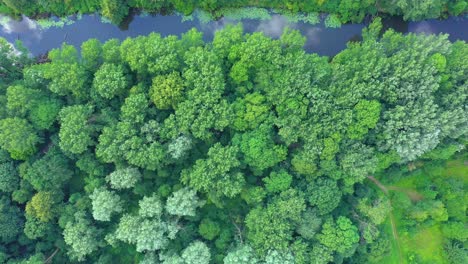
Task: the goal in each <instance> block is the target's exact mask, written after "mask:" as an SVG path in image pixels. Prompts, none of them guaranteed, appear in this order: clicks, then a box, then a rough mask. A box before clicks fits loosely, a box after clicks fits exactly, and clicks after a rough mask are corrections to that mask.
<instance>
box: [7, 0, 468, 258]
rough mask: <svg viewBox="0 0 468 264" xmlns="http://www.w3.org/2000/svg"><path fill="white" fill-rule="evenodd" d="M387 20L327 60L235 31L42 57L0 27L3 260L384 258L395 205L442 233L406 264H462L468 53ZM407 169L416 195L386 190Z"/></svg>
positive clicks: (287, 40) (411, 224) (95, 45)
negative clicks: (432, 254) (455, 168)
mask: <svg viewBox="0 0 468 264" xmlns="http://www.w3.org/2000/svg"><path fill="white" fill-rule="evenodd" d="M4 2H9V1H5V0H4ZM19 2H21V1H19ZM19 2H18V3H19ZM85 2H86V1H85ZM103 2H112V1H103ZM133 2H134V4H135V5H136V4H139V3H140V2H141V1H132V3H133ZM160 2H161V1H154V6H151V8H153V7H155V6H157V4H159V3H160ZM163 2H164V1H163ZM142 3H143V2H142ZM145 3H146V4H148V5H149V3H150V2H148V1H145ZM164 3H165V2H164ZM381 28H382V25H381V23H380V20H379V19H376V20H375V21H374V22H373V23H372V24H371V25H370V26H369V28H367V29H365V30H364V32H363V40H362V42H350V43H349V44H348V47H347V48H346V49H345V50H344V51H342V52H340V53H339V54H338V55H336V56H335V57H333V58H328V57H322V56H319V55H317V54H309V53H306V52H305V51H304V50H303V48H302V47H303V46H304V43H305V37H303V36H301V35H300V33H299V32H298V31H295V30H289V29H288V30H285V31H284V33H283V35H282V36H281V37H280V38H279V39H271V38H269V37H267V36H265V35H264V34H263V33H260V32H256V33H252V34H245V33H244V32H243V27H242V25H240V24H238V25H230V26H227V27H226V28H225V29H222V30H220V31H218V32H216V34H215V36H214V39H213V41H212V42H206V43H205V42H204V41H203V38H202V33H200V32H198V31H197V30H195V29H192V30H190V31H188V32H186V33H185V34H183V35H182V36H181V37H180V38H179V37H176V36H168V37H161V36H160V35H159V34H157V33H151V34H150V35H148V36H139V37H136V38H127V39H126V40H124V41H122V42H120V41H118V40H116V39H112V40H109V41H107V42H105V43H100V42H99V41H98V40H96V39H91V40H88V41H87V42H85V43H83V45H82V47H81V52H78V50H77V49H76V48H75V47H73V46H70V45H67V44H63V45H62V47H61V48H58V49H54V50H52V51H50V53H49V55H48V61H47V62H45V63H35V61H34V60H33V59H31V58H29V57H28V56H27V51H25V50H24V49H22V48H21V45H19V46H17V48H14V47H13V46H12V45H10V44H9V43H8V42H6V41H5V40H3V39H0V77H1V78H0V102H1V103H0V212H1V213H0V262H2V263H3V262H6V263H43V262H44V261H45V262H46V263H78V262H84V263H115V261H116V260H118V261H119V262H120V263H164V264H170V263H180V264H183V263H187V264H198V263H199V264H209V263H226V264H231V263H232V264H234V263H246V264H247V263H249V264H250V263H268V264H274V263H277V264H284V263H316V264H317V263H324V264H326V263H381V261H382V260H384V259H388V258H390V255H391V254H393V253H392V252H395V251H394V250H395V248H393V247H394V246H392V245H393V243H394V239H395V238H394V237H392V231H389V230H391V229H389V228H390V227H389V226H390V224H389V222H388V221H390V219H393V216H392V217H391V218H390V217H389V214H390V213H391V211H392V203H393V204H396V205H398V206H401V208H400V209H399V210H398V211H397V212H399V214H401V215H399V218H398V219H404V221H406V222H405V223H406V224H405V225H404V227H405V230H406V231H405V232H412V231H411V230H414V229H415V228H420V227H423V226H432V225H434V226H435V227H434V228H440V229H437V232H438V233H437V234H439V235H440V237H441V241H442V239H443V243H444V244H443V245H444V246H443V249H441V250H440V259H441V260H440V262H437V261H435V262H431V261H432V260H431V261H429V262H427V257H428V256H427V255H425V254H424V252H422V251H418V250H416V251H411V252H408V254H404V255H402V256H401V257H402V258H405V259H406V260H405V261H410V260H411V261H418V263H463V262H466V261H464V260H466V259H467V252H466V250H465V249H464V247H463V245H464V244H465V243H466V241H467V238H468V234H467V231H466V228H464V227H465V226H466V204H467V203H466V202H465V203H464V202H463V201H466V195H464V193H463V191H464V190H465V189H466V188H465V182H466V170H465V174H464V175H465V176H464V177H465V178H464V179H465V180H463V175H462V177H461V179H462V180H460V178H453V179H452V178H451V180H448V181H442V180H440V179H441V178H440V177H443V176H440V175H442V168H444V166H445V164H446V160H448V159H450V158H451V157H452V156H454V155H455V154H456V153H457V152H462V151H463V149H464V148H465V147H466V144H467V141H466V135H467V129H468V126H467V124H468V122H467V121H468V115H467V114H466V113H467V109H466V107H467V95H468V91H467V90H468V85H467V82H466V81H467V78H468V64H467V63H466V62H467V61H468V46H467V44H466V43H465V42H463V41H457V42H455V43H451V42H450V41H449V40H448V36H447V35H415V34H408V35H402V34H401V33H397V32H395V31H393V30H388V31H386V32H384V33H383V34H382V33H381ZM18 50H19V51H22V52H17V51H18ZM463 153H464V152H463ZM463 153H461V154H458V155H462V156H463V155H464V154H463ZM431 164H433V165H431ZM434 164H435V165H434ZM431 166H432V167H431ZM462 167H463V165H462ZM421 168H423V169H421ZM462 170H463V168H462ZM415 171H416V172H419V171H421V173H420V174H418V175H420V176H418V177H419V178H418V179H419V181H420V183H419V185H417V186H418V190H419V191H421V192H422V193H423V197H425V198H424V199H422V198H418V197H419V196H417V195H416V196H415V195H414V194H413V196H411V197H413V198H414V199H413V200H411V199H409V198H408V197H407V196H405V193H396V194H394V193H393V192H392V193H391V195H389V194H388V193H389V190H388V189H387V188H386V187H385V186H383V185H382V184H381V183H380V182H379V179H380V180H382V182H384V183H385V184H392V177H393V176H394V177H395V178H394V180H397V179H404V178H405V177H406V176H405V175H406V174H410V173H412V172H415ZM437 173H439V174H437ZM426 174H428V175H426ZM411 175H413V174H411ZM431 175H432V176H431ZM434 175H437V177H438V179H439V180H438V182H440V184H436V185H434V184H431V183H430V181H433V180H432V179H436V178H437V177H436V178H434V177H435V176H434ZM424 177H427V179H426V181H424ZM431 177H432V178H431ZM429 179H431V180H429ZM421 182H422V183H421ZM375 183H377V184H375ZM415 197H416V198H415ZM402 205H404V207H403V206H402ZM392 221H393V220H392ZM402 221H403V220H402ZM435 224H437V225H435ZM431 228H432V227H431ZM434 228H433V229H434ZM433 229H428V230H433ZM434 230H435V229H434ZM418 234H419V233H418ZM422 234H425V233H422ZM441 243H442V242H441ZM437 252H439V251H437ZM400 254H401V252H400ZM437 254H439V253H437ZM438 257H439V256H438ZM424 261H426V262H424ZM438 261H439V260H438Z"/></svg>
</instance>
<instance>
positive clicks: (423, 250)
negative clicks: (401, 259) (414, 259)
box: [401, 226, 448, 264]
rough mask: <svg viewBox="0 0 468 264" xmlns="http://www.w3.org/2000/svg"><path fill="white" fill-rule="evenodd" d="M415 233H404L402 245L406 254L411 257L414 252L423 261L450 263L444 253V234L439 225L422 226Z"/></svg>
mask: <svg viewBox="0 0 468 264" xmlns="http://www.w3.org/2000/svg"><path fill="white" fill-rule="evenodd" d="M417 230H418V231H416V233H415V234H411V235H409V234H402V235H401V243H402V244H401V245H402V248H403V252H404V254H405V255H406V256H407V258H408V259H411V255H412V253H413V252H416V253H417V254H418V255H419V257H420V258H421V261H422V263H434V264H436V263H440V264H444V263H448V262H447V261H446V260H445V258H444V255H443V236H442V232H441V231H440V228H439V226H431V227H420V228H418V229H417Z"/></svg>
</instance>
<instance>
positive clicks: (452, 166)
mask: <svg viewBox="0 0 468 264" xmlns="http://www.w3.org/2000/svg"><path fill="white" fill-rule="evenodd" d="M442 176H445V177H453V178H456V179H460V180H463V182H465V183H468V167H467V166H466V165H465V160H464V159H456V160H451V161H449V162H447V168H446V169H445V173H444V174H443V175H442Z"/></svg>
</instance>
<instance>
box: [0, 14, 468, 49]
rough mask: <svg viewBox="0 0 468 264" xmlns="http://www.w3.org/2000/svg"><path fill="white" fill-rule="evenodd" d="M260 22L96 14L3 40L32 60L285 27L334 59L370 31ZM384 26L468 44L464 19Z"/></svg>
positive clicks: (15, 26)
mask: <svg viewBox="0 0 468 264" xmlns="http://www.w3.org/2000/svg"><path fill="white" fill-rule="evenodd" d="M262 17H263V18H262V19H260V18H258V19H252V18H244V19H234V18H228V17H224V18H222V19H220V20H218V21H206V20H204V18H203V17H200V16H197V15H195V16H192V17H187V16H181V15H170V16H161V15H156V16H152V15H149V14H141V15H136V16H134V17H132V19H131V20H129V21H128V24H127V26H126V27H123V28H122V27H118V26H116V25H114V24H112V23H109V21H107V20H105V19H104V20H103V19H102V17H101V16H99V15H97V14H94V15H84V16H77V17H71V18H70V19H69V20H66V21H65V20H60V19H58V18H57V19H55V20H54V21H52V22H53V23H48V24H44V22H41V21H39V22H38V21H36V20H33V19H30V18H28V17H23V19H22V20H21V21H16V20H9V21H4V22H3V23H0V24H1V25H0V37H3V38H5V39H7V40H8V41H9V42H11V43H13V42H15V41H16V40H21V41H23V43H24V45H25V46H26V47H27V48H28V49H29V50H30V51H31V53H32V54H33V55H40V54H44V53H46V52H47V51H48V50H50V49H52V48H56V47H58V46H60V45H61V44H62V42H67V43H69V44H71V45H73V46H75V47H77V48H79V47H80V46H81V43H83V42H84V41H85V40H87V39H90V38H97V39H98V40H100V41H101V42H104V41H106V40H108V39H111V38H116V39H120V40H123V39H125V38H127V37H136V36H140V35H147V34H149V33H151V32H158V33H159V34H161V35H162V36H167V35H180V34H182V33H184V32H186V31H188V30H190V29H191V28H196V29H197V30H198V31H200V32H202V33H203V36H204V39H205V40H207V41H210V40H211V39H212V38H213V35H214V32H216V31H217V30H219V29H222V28H224V27H225V26H226V25H228V24H236V23H239V22H242V23H243V25H244V31H245V32H246V33H252V32H257V31H261V32H263V33H265V34H266V35H268V36H271V37H273V38H278V37H280V36H281V34H282V32H283V30H284V29H285V28H286V27H289V28H293V29H297V30H299V31H300V32H301V33H302V35H303V36H305V37H306V38H307V42H306V44H305V47H304V48H305V49H306V51H307V52H310V53H318V54H320V55H326V56H334V55H336V54H337V53H338V52H340V51H341V50H343V49H344V48H346V44H347V43H348V42H349V41H357V40H360V36H361V31H362V29H363V28H364V27H365V26H366V25H367V24H366V23H359V24H345V25H342V26H341V27H339V28H329V27H327V26H326V24H325V21H323V20H322V21H319V22H320V23H317V24H313V23H310V22H304V21H303V20H302V21H294V20H292V19H291V18H290V17H288V16H284V15H280V14H275V13H268V16H266V15H265V14H263V15H262ZM0 20H1V19H0ZM312 22H313V21H312ZM383 24H384V28H385V29H388V28H393V29H394V30H395V31H398V32H403V33H409V32H411V33H426V34H439V33H447V34H449V39H450V40H451V41H456V40H468V31H466V30H465V29H466V28H467V27H468V19H466V18H460V17H451V18H448V19H446V20H427V21H421V22H409V23H408V22H405V21H403V20H402V19H399V18H396V17H393V18H389V19H386V20H383Z"/></svg>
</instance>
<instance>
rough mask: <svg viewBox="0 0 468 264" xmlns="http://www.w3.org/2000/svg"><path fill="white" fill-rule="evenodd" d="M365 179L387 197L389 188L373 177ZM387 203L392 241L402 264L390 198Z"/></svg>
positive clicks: (399, 243) (401, 253)
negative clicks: (388, 204) (388, 203)
mask: <svg viewBox="0 0 468 264" xmlns="http://www.w3.org/2000/svg"><path fill="white" fill-rule="evenodd" d="M367 178H368V179H369V180H370V181H372V182H373V183H374V184H375V185H376V186H377V187H378V188H379V189H380V190H382V191H383V192H384V194H385V195H386V196H388V190H389V188H387V187H386V186H385V185H383V184H382V183H381V182H380V181H379V180H377V179H376V178H375V177H374V176H367ZM389 202H390V207H391V210H390V216H389V217H390V224H391V226H392V234H393V239H394V240H395V242H396V245H397V248H398V258H399V260H400V264H403V263H404V260H403V252H402V250H401V241H400V237H399V236H398V230H397V227H396V224H395V216H394V215H393V205H392V201H391V200H390V198H389Z"/></svg>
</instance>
